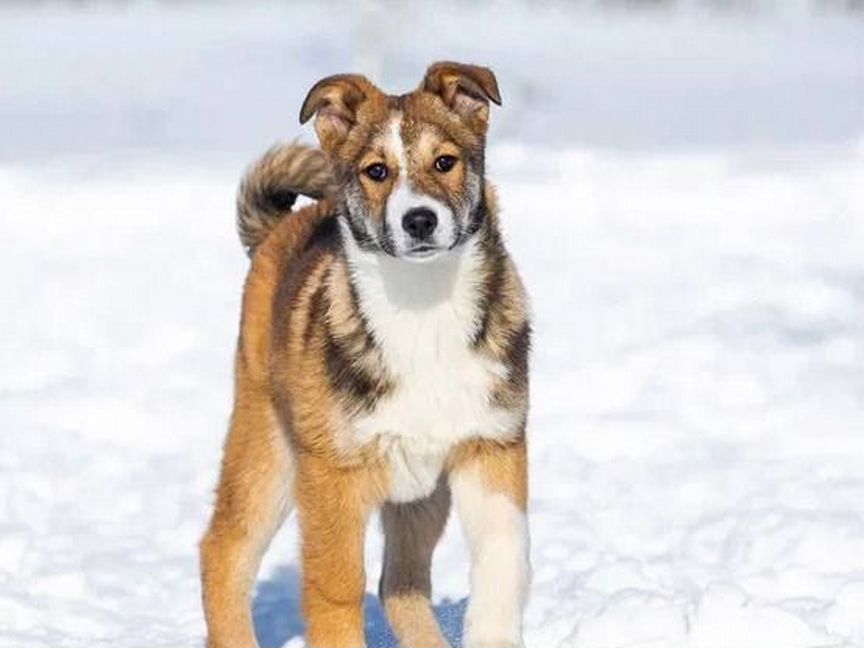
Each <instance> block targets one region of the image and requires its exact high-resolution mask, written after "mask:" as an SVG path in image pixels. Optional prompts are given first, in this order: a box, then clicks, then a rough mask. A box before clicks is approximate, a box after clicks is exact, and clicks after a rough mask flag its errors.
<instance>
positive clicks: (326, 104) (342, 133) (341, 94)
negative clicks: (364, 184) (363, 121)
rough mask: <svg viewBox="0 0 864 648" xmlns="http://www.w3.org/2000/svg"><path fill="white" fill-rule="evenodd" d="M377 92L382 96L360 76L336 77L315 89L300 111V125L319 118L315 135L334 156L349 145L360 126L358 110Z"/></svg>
mask: <svg viewBox="0 0 864 648" xmlns="http://www.w3.org/2000/svg"><path fill="white" fill-rule="evenodd" d="M373 92H380V91H379V90H378V89H377V88H375V86H374V85H372V83H371V82H370V81H369V80H368V79H367V78H366V77H364V76H361V75H359V74H335V75H333V76H329V77H326V78H324V79H321V80H320V81H319V82H318V83H316V84H315V85H314V86H312V89H311V90H309V94H307V95H306V100H305V101H304V102H303V106H302V108H300V123H301V124H305V123H306V122H307V121H309V120H310V119H311V118H312V116H313V115H314V116H315V132H316V133H317V134H318V141H319V142H321V147H322V148H323V149H324V150H325V151H327V152H331V151H332V150H333V149H334V148H335V147H336V146H338V145H339V144H340V143H342V142H343V141H345V138H346V137H348V132H349V131H350V130H351V128H352V126H354V124H355V123H356V122H357V108H358V106H359V105H360V104H361V103H363V102H364V101H365V100H366V99H368V98H369V96H370V95H371V94H372V93H373Z"/></svg>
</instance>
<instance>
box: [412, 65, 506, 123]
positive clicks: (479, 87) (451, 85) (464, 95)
mask: <svg viewBox="0 0 864 648" xmlns="http://www.w3.org/2000/svg"><path fill="white" fill-rule="evenodd" d="M420 89H421V90H424V91H425V92H431V93H433V94H437V95H439V96H440V97H441V98H442V99H443V100H444V103H445V104H447V105H448V106H449V107H450V109H451V110H452V111H453V112H455V113H456V114H458V115H459V116H460V117H461V118H462V119H463V120H465V122H466V123H467V124H468V125H469V126H470V127H471V128H472V129H473V130H475V131H476V132H478V133H480V134H483V133H485V132H486V129H487V127H488V125H489V102H490V101H491V102H493V103H495V104H498V105H499V106H500V105H501V95H500V94H499V92H498V81H497V80H496V79H495V74H494V73H493V72H492V70H490V69H489V68H485V67H480V66H479V65H466V64H464V63H454V62H452V61H440V62H438V63H433V64H432V65H431V66H429V69H428V70H426V77H425V78H424V79H423V83H421V84H420Z"/></svg>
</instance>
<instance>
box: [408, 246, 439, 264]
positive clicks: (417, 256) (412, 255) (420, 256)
mask: <svg viewBox="0 0 864 648" xmlns="http://www.w3.org/2000/svg"><path fill="white" fill-rule="evenodd" d="M444 251H445V248H442V247H438V246H437V245H428V244H426V243H422V244H420V245H414V246H412V247H411V248H410V249H408V250H406V251H405V252H404V256H405V257H406V258H409V259H413V260H416V261H424V260H427V259H431V258H432V257H434V256H437V255H438V254H440V253H441V252H444Z"/></svg>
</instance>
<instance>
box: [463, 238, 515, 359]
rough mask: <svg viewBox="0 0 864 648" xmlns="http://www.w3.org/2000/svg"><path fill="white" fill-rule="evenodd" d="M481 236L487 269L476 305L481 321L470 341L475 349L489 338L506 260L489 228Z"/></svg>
mask: <svg viewBox="0 0 864 648" xmlns="http://www.w3.org/2000/svg"><path fill="white" fill-rule="evenodd" d="M483 234H484V235H483V237H482V239H481V241H480V246H481V249H482V250H483V251H484V253H485V255H486V258H487V259H488V263H489V268H488V270H487V273H486V276H485V277H484V281H483V284H482V285H481V287H480V299H479V301H478V304H477V308H478V309H479V311H480V313H481V319H480V325H479V326H478V327H477V331H476V333H475V334H474V339H473V340H472V345H473V346H474V348H475V349H476V348H479V347H481V346H483V345H484V344H485V343H486V339H487V337H488V336H489V329H490V328H491V326H492V322H493V318H494V316H495V314H496V313H495V311H496V310H497V308H498V305H499V303H500V301H501V299H502V297H501V294H500V287H501V282H502V280H503V278H504V272H505V270H506V259H507V257H506V255H505V253H504V250H503V249H502V248H501V241H500V239H499V238H498V236H497V235H495V234H494V233H492V231H491V230H490V229H489V228H486V229H485V230H484V232H483Z"/></svg>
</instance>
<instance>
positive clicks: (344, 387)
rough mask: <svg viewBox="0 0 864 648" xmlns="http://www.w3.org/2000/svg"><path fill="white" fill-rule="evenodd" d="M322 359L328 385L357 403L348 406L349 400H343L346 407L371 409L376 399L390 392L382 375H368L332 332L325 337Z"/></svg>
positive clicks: (362, 409)
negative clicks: (324, 364) (354, 405)
mask: <svg viewBox="0 0 864 648" xmlns="http://www.w3.org/2000/svg"><path fill="white" fill-rule="evenodd" d="M324 358H325V362H326V366H327V376H328V377H329V379H330V384H331V385H332V386H333V388H334V389H335V390H336V391H337V392H339V393H341V394H343V395H344V396H347V397H348V398H349V399H350V400H351V401H353V402H354V403H355V404H356V405H357V406H356V407H355V408H352V407H350V403H346V405H348V406H349V407H348V409H355V410H357V411H361V412H368V411H371V410H372V408H374V407H375V404H376V403H377V402H378V400H379V399H380V398H382V397H383V396H386V395H387V394H388V393H389V392H390V389H391V387H390V385H389V384H388V382H387V380H386V379H385V378H384V376H382V375H380V374H379V375H375V374H372V373H371V372H369V371H368V370H366V369H365V368H364V367H362V366H360V364H359V363H358V362H357V359H356V358H355V357H353V356H351V355H349V354H348V353H347V352H346V350H345V349H344V348H343V347H342V345H341V344H340V343H339V340H337V339H335V338H334V337H333V336H332V335H328V336H327V338H326V341H325V347H324Z"/></svg>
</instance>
